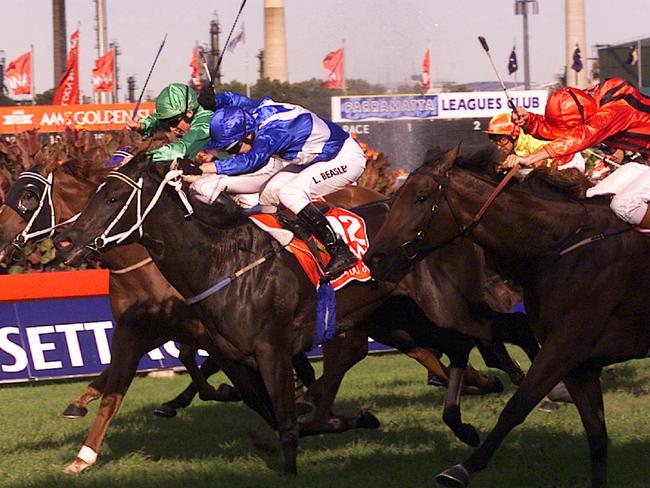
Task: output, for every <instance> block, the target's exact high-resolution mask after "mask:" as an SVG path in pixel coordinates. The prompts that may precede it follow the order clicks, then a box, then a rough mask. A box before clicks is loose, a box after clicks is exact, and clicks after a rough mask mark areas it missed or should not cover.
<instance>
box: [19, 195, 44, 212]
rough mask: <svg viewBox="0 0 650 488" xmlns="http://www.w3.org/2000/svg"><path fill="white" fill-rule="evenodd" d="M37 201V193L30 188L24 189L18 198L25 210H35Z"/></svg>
mask: <svg viewBox="0 0 650 488" xmlns="http://www.w3.org/2000/svg"><path fill="white" fill-rule="evenodd" d="M38 201H39V199H38V195H37V194H36V193H34V192H33V191H30V190H26V191H25V192H24V193H23V195H22V198H21V199H20V203H21V206H22V207H23V208H24V209H25V210H36V207H38Z"/></svg>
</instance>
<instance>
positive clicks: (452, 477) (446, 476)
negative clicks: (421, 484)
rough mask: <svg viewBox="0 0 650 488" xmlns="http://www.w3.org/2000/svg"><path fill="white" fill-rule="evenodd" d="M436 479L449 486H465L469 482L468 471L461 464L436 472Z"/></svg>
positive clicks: (462, 487)
mask: <svg viewBox="0 0 650 488" xmlns="http://www.w3.org/2000/svg"><path fill="white" fill-rule="evenodd" d="M436 481H437V482H438V483H440V484H441V485H443V486H449V487H451V488H466V487H467V485H468V483H469V473H468V472H467V470H466V469H465V467H464V466H463V465H462V464H457V465H456V466H452V467H451V468H448V469H445V470H444V471H443V472H442V473H440V474H438V475H437V476H436Z"/></svg>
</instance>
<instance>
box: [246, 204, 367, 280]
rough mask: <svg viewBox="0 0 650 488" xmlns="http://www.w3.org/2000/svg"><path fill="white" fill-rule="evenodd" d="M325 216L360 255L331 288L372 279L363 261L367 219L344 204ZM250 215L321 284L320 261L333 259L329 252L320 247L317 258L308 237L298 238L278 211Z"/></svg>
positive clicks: (312, 278)
mask: <svg viewBox="0 0 650 488" xmlns="http://www.w3.org/2000/svg"><path fill="white" fill-rule="evenodd" d="M325 217H327V220H328V221H329V222H330V224H331V225H332V227H333V228H334V230H335V231H336V233H337V234H338V235H339V236H341V238H342V239H343V240H344V241H345V243H346V244H347V245H348V246H350V250H351V251H352V252H353V253H354V254H355V256H357V258H359V262H358V263H357V264H356V265H355V266H353V267H352V268H350V269H348V270H347V271H344V272H343V274H341V276H339V277H338V278H336V279H335V280H332V282H331V284H332V288H333V289H334V290H339V289H341V288H343V287H344V286H345V285H347V284H348V283H349V282H350V281H353V280H356V281H368V280H370V279H371V278H372V277H371V276H370V269H369V268H368V267H367V266H366V265H365V264H364V262H363V256H364V255H365V253H366V251H367V250H368V247H369V242H368V235H367V233H366V223H365V222H364V221H363V219H362V218H361V217H359V216H358V215H357V214H355V213H352V212H350V211H348V210H344V209H341V208H331V209H329V210H328V211H327V212H326V213H325ZM250 219H251V220H252V221H253V222H254V223H255V224H256V225H257V226H258V227H260V228H261V229H262V230H264V231H266V232H268V233H269V234H271V236H273V237H274V238H275V239H276V240H277V241H278V242H280V244H282V246H284V248H285V249H287V250H288V251H289V252H291V253H292V254H293V255H294V256H295V257H296V259H297V260H298V262H299V263H300V265H301V266H302V269H303V270H304V271H305V273H306V274H307V276H308V277H309V279H310V280H311V282H312V283H313V284H314V286H318V280H319V277H320V275H321V271H320V266H321V263H322V265H323V266H327V263H328V262H329V260H330V257H329V255H328V254H327V253H325V252H323V251H320V250H319V253H320V256H319V259H316V258H315V257H314V255H313V253H312V252H311V250H310V247H309V246H308V245H307V244H306V243H305V241H303V240H301V239H299V238H298V237H296V236H295V234H294V233H293V232H292V231H291V230H289V229H287V228H286V227H285V226H284V225H283V224H282V223H281V222H280V221H279V219H278V217H277V216H276V214H253V215H251V216H250Z"/></svg>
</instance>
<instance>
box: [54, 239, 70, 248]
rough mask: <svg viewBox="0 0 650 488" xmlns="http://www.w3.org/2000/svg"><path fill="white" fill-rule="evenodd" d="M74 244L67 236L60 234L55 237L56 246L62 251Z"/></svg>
mask: <svg viewBox="0 0 650 488" xmlns="http://www.w3.org/2000/svg"><path fill="white" fill-rule="evenodd" d="M71 244H72V241H70V240H69V239H66V238H65V237H62V236H58V237H55V238H54V247H55V248H56V249H58V250H60V251H62V250H63V249H67V248H68V247H70V245H71Z"/></svg>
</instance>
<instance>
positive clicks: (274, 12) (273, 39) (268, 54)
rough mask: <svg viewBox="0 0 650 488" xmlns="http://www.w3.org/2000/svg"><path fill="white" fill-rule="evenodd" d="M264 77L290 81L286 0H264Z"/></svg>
mask: <svg viewBox="0 0 650 488" xmlns="http://www.w3.org/2000/svg"><path fill="white" fill-rule="evenodd" d="M264 78H268V79H270V80H278V81H282V82H287V81H289V68H288V67H287V37H286V34H285V29H284V0H264Z"/></svg>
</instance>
